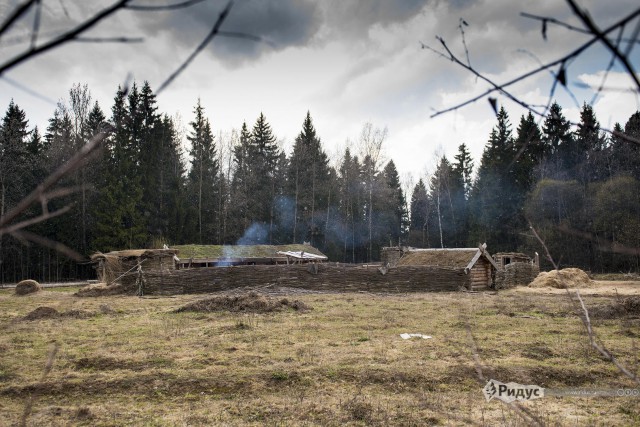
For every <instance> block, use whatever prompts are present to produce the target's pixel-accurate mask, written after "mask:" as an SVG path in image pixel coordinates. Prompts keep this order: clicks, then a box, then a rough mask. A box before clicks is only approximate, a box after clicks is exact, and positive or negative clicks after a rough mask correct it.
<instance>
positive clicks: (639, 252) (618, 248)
mask: <svg viewBox="0 0 640 427" xmlns="http://www.w3.org/2000/svg"><path fill="white" fill-rule="evenodd" d="M556 228H557V229H558V230H560V231H562V232H563V233H566V234H570V235H572V236H577V237H581V238H583V239H586V240H589V241H592V242H596V245H597V248H598V250H599V251H602V252H613V253H617V254H624V255H631V256H640V248H633V247H631V246H626V245H623V244H622V243H618V242H612V241H610V240H604V239H600V238H597V237H596V236H595V235H594V234H593V233H589V232H586V231H580V230H576V229H575V228H571V227H569V226H568V225H559V226H557V227H556Z"/></svg>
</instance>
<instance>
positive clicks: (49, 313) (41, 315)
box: [23, 307, 60, 320]
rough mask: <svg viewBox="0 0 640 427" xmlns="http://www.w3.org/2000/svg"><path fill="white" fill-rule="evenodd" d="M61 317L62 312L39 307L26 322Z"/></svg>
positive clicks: (30, 314)
mask: <svg viewBox="0 0 640 427" xmlns="http://www.w3.org/2000/svg"><path fill="white" fill-rule="evenodd" d="M57 317H60V312H59V311H58V310H56V309H55V308H52V307H38V308H36V309H35V310H33V311H32V312H30V313H29V314H27V315H26V316H24V318H23V319H24V320H38V319H55V318H57Z"/></svg>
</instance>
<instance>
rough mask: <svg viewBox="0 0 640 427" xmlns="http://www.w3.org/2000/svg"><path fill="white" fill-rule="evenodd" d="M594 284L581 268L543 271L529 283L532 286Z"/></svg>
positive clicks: (566, 286) (548, 286)
mask: <svg viewBox="0 0 640 427" xmlns="http://www.w3.org/2000/svg"><path fill="white" fill-rule="evenodd" d="M592 285H593V281H592V280H591V279H590V278H589V276H588V275H587V273H585V272H584V271H582V270H580V269H579V268H565V269H563V270H552V271H543V272H541V273H540V274H538V276H537V277H536V278H535V279H534V280H533V282H531V283H529V287H531V288H556V289H565V288H586V287H589V286H592Z"/></svg>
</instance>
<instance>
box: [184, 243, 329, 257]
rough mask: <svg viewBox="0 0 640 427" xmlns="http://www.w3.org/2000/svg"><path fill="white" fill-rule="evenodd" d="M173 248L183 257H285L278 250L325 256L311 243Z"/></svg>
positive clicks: (185, 246)
mask: <svg viewBox="0 0 640 427" xmlns="http://www.w3.org/2000/svg"><path fill="white" fill-rule="evenodd" d="M171 249H177V250H178V257H179V258H181V259H190V258H194V259H198V258H201V259H216V258H283V256H282V255H279V254H278V253H277V252H278V251H283V252H286V251H293V252H300V251H303V252H307V253H310V254H315V255H323V256H324V254H323V253H322V252H320V251H319V250H318V249H316V248H314V247H313V246H309V245H177V246H171Z"/></svg>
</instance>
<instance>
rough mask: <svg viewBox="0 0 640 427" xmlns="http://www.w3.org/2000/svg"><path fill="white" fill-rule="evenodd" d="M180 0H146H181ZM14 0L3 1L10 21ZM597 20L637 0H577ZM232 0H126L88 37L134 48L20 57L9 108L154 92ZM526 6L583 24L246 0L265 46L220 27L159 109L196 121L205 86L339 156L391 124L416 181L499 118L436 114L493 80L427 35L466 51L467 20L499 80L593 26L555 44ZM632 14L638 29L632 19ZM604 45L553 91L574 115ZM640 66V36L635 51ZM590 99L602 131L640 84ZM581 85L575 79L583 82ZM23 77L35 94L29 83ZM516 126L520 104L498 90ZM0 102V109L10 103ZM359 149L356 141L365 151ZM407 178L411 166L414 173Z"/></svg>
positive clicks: (478, 109)
mask: <svg viewBox="0 0 640 427" xmlns="http://www.w3.org/2000/svg"><path fill="white" fill-rule="evenodd" d="M176 2H178V0H166V1H151V0H148V1H142V0H139V1H136V2H134V4H139V5H142V4H154V5H155V4H171V3H176ZM18 3H22V0H21V1H17V0H0V20H4V19H5V18H6V16H7V15H8V13H9V11H11V10H13V8H14V7H15V6H16V4H18ZM42 3H43V11H42V25H41V33H42V36H41V40H47V38H50V37H53V36H55V35H56V34H60V33H61V32H63V31H64V30H65V29H68V28H72V27H73V26H74V25H77V24H78V23H79V22H81V21H83V20H85V19H87V18H88V17H90V16H92V15H93V14H94V13H96V12H97V11H99V10H100V9H102V8H104V7H106V6H107V5H109V4H111V2H108V1H104V0H92V1H82V2H81V1H71V0H43V1H42ZM579 3H580V4H581V5H583V6H584V7H586V8H588V9H589V10H590V12H591V14H592V16H594V18H595V20H596V22H597V23H598V25H600V27H601V28H606V27H607V26H608V25H610V24H612V23H614V22H615V21H617V20H618V19H620V18H621V17H623V16H625V15H627V14H628V13H629V12H630V11H632V10H635V9H636V8H637V7H638V4H637V0H611V1H607V2H602V1H597V0H591V1H586V0H583V1H580V2H579ZM225 4H226V2H225V1H219V0H210V1H205V2H203V3H200V4H198V5H195V6H193V7H190V8H187V9H182V10H178V11H172V12H136V11H130V10H126V11H121V12H118V13H117V14H116V15H114V16H112V17H111V18H109V20H108V21H107V22H104V23H102V24H101V25H99V26H97V27H96V28H95V29H93V30H92V31H91V32H90V33H88V34H87V36H92V37H100V36H102V37H107V36H122V35H126V36H128V37H143V38H144V42H143V43H139V44H126V45H123V44H106V43H101V44H88V43H69V44H66V45H65V46H63V47H61V48H59V49H56V50H53V51H51V52H49V53H46V54H43V55H42V56H38V57H37V58H33V59H32V60H30V61H29V62H26V63H23V64H21V65H19V66H17V67H15V68H13V69H11V70H10V71H8V72H6V73H5V74H4V75H3V76H2V78H0V108H1V109H2V111H3V112H4V111H5V110H6V107H7V105H8V104H9V101H10V100H11V99H12V98H13V99H14V101H15V102H16V103H17V104H18V105H19V106H20V107H21V108H22V109H24V110H25V111H26V113H27V117H28V118H29V120H30V123H29V124H30V126H34V125H38V126H39V127H40V129H41V130H44V128H45V127H46V123H47V119H48V118H49V117H51V115H52V113H53V111H54V109H55V101H57V100H58V99H60V98H64V97H66V95H67V92H68V90H69V88H70V87H71V85H72V84H74V83H87V84H88V85H89V89H90V90H91V92H92V95H93V98H94V99H96V100H98V101H99V103H100V105H101V107H102V108H103V110H105V112H106V113H107V115H109V113H110V109H111V104H112V99H113V96H114V94H115V91H116V89H117V87H118V85H119V84H123V83H124V82H125V81H126V79H127V76H128V75H131V76H133V78H134V79H135V80H136V81H137V82H139V83H141V82H143V81H144V80H147V81H149V83H150V84H151V86H152V88H153V89H154V90H155V89H156V88H157V87H159V85H160V84H161V83H162V82H163V81H164V80H165V79H166V78H167V77H168V75H169V74H171V72H173V71H174V70H175V69H176V68H177V67H178V66H179V65H180V63H181V62H182V61H183V60H184V59H185V58H186V57H187V56H188V55H189V54H190V52H191V51H192V50H193V49H194V48H195V46H196V45H197V44H198V43H199V42H200V41H201V40H202V39H203V38H204V37H205V36H206V35H207V33H208V32H209V31H210V30H211V27H212V25H213V23H214V22H215V20H216V18H217V16H218V14H219V13H220V11H221V10H222V8H223V7H224V5H225ZM521 12H529V13H531V14H536V15H544V16H550V17H555V18H557V19H560V20H564V21H568V22H571V23H573V24H575V25H576V26H581V24H580V23H579V22H578V21H577V19H576V18H574V17H572V16H571V13H570V11H569V9H568V7H567V4H566V2H564V1H562V0H540V1H536V2H531V1H520V2H518V1H513V0H491V1H489V0H485V1H476V0H451V1H437V0H434V1H424V0H397V1H390V0H324V1H320V0H315V1H305V0H237V1H236V3H235V4H234V6H233V8H232V10H231V13H230V15H229V17H228V19H227V20H226V21H225V23H224V25H223V28H222V29H223V30H227V31H240V32H244V33H249V34H253V35H256V36H260V37H262V38H264V39H265V40H268V41H269V43H260V42H254V41H250V40H240V39H230V38H216V39H214V40H213V42H212V43H211V44H210V45H209V46H207V48H206V49H205V50H204V51H203V52H202V54H201V55H200V56H199V57H197V59H196V60H195V61H194V62H193V63H192V64H191V66H190V67H189V68H188V69H187V70H186V71H185V72H184V73H182V74H181V75H180V76H179V77H178V78H177V80H175V81H174V82H173V83H172V84H171V85H170V86H169V87H168V88H167V89H166V90H165V91H164V92H162V93H161V94H160V95H159V96H158V104H159V108H160V111H162V112H166V113H168V114H170V115H173V114H175V113H179V114H180V115H181V116H182V117H183V121H184V122H185V123H187V122H188V121H190V120H191V119H192V117H193V113H192V112H193V108H194V105H195V104H196V102H197V99H198V98H200V99H201V102H202V105H203V106H204V107H205V110H206V114H207V116H208V117H209V119H210V120H211V123H212V126H213V129H214V132H215V133H218V132H220V131H223V132H227V131H230V130H231V129H233V128H236V129H237V128H239V127H240V126H241V125H242V122H243V121H246V122H247V124H248V125H249V126H252V125H253V124H254V122H255V120H256V118H257V117H258V115H259V114H260V112H263V113H264V114H265V116H266V117H267V120H268V121H269V122H270V123H271V125H272V127H273V130H274V133H275V134H276V136H277V137H278V139H279V140H281V141H282V143H283V145H284V147H285V149H287V150H289V149H290V147H291V145H292V143H293V140H294V138H295V137H296V135H297V134H298V133H299V132H300V129H301V126H302V121H303V119H304V116H305V114H306V112H307V110H308V111H310V112H311V116H312V118H313V120H314V124H315V127H316V129H317V131H318V134H319V136H320V138H321V139H322V142H323V144H324V147H325V149H326V151H327V152H328V154H329V155H330V156H332V157H334V158H336V157H337V156H339V154H338V153H340V154H341V153H342V152H343V150H344V147H345V146H346V144H347V141H349V140H351V141H352V142H353V143H355V142H356V141H357V139H358V136H359V133H360V130H361V129H362V126H363V125H364V124H365V123H366V122H371V123H372V124H373V125H374V126H375V127H379V128H384V127H386V128H387V129H388V137H387V140H386V141H385V145H384V152H385V157H386V158H387V159H393V160H394V161H395V162H396V165H397V167H398V169H399V171H400V174H401V175H403V176H404V175H407V174H409V173H410V174H412V175H413V176H414V178H415V179H417V177H419V176H423V175H424V174H425V172H426V171H428V170H432V169H433V164H434V159H435V155H436V153H438V154H445V155H447V156H448V157H449V158H452V156H453V154H455V152H456V151H457V147H458V145H459V144H461V143H463V142H465V143H466V144H467V145H468V146H469V147H470V150H471V152H472V156H473V157H474V158H475V159H478V160H479V158H480V155H481V153H482V148H483V146H484V145H485V144H486V141H487V139H488V136H489V132H490V130H491V128H492V127H493V126H494V125H495V115H494V113H493V111H492V109H491V107H490V105H489V103H488V102H487V100H486V99H483V100H481V101H479V102H477V103H474V104H472V105H470V106H468V107H465V108H463V109H460V110H458V111H457V112H452V113H448V114H445V115H443V116H440V117H437V118H433V119H432V118H430V116H431V114H433V112H434V111H436V110H439V109H443V108H446V107H450V106H453V105H455V104H456V103H458V102H461V101H464V100H466V99H468V98H470V97H472V96H475V95H477V94H480V93H482V92H483V91H484V90H486V89H487V85H486V84H485V83H483V82H481V81H478V80H477V79H476V78H475V77H474V76H472V75H471V74H470V73H469V72H467V71H465V70H463V69H461V68H460V67H459V66H456V65H455V64H453V63H452V62H450V61H448V60H445V59H443V58H441V57H438V56H437V55H436V54H434V53H433V52H430V51H428V50H424V49H422V48H421V42H422V43H425V44H427V45H430V46H433V47H434V48H436V49H441V46H440V44H439V42H438V41H437V40H436V38H435V37H436V36H442V37H443V38H444V39H445V40H446V41H447V45H448V46H450V48H451V49H452V50H453V51H454V52H455V53H456V54H457V55H459V56H460V57H461V58H464V55H465V53H464V52H465V51H464V47H463V44H462V39H461V35H460V31H459V29H458V26H459V22H460V19H461V18H462V19H464V20H465V21H466V22H467V23H468V26H465V27H464V31H465V36H466V43H467V46H468V50H469V57H470V61H471V64H472V65H473V66H474V67H475V68H476V69H477V70H478V71H480V72H481V73H483V74H485V75H487V76H489V77H491V78H492V79H494V80H496V81H498V82H503V81H506V80H508V79H509V78H511V77H514V76H516V75H517V74H519V73H522V72H524V71H526V70H528V69H532V68H534V67H535V66H536V65H537V63H538V61H549V60H554V59H557V58H559V57H561V56H563V55H565V54H566V53H567V52H569V51H571V50H573V49H574V48H575V47H577V46H578V45H579V44H581V43H583V42H585V41H586V40H587V38H586V36H584V35H581V34H578V33H576V32H571V31H568V30H566V29H564V28H560V27H557V26H553V25H551V24H550V25H549V28H548V34H547V35H548V40H547V41H545V40H543V38H542V36H541V25H540V23H539V22H537V21H533V20H531V19H526V18H523V17H521V16H520V13H521ZM32 19H33V17H32V15H29V16H27V17H25V18H24V19H23V20H21V21H20V22H18V23H17V24H16V25H15V26H14V27H13V28H12V30H11V31H9V32H8V33H7V34H5V35H3V37H2V38H1V39H0V62H5V61H6V60H7V59H8V58H10V57H11V56H12V55H14V54H16V53H17V52H19V51H20V50H24V49H25V48H26V47H28V43H27V36H28V35H29V32H30V28H31V27H30V26H31V22H32ZM636 22H637V21H634V23H633V24H634V25H631V26H630V29H629V33H630V32H631V31H633V29H634V27H635V24H636ZM609 59H610V58H609V55H608V54H607V53H606V51H605V50H604V49H603V48H601V47H600V46H596V47H593V48H591V49H589V50H587V51H585V52H584V54H583V55H582V56H581V58H580V59H579V60H577V61H574V62H572V63H571V64H570V67H569V68H568V74H567V77H568V85H569V88H570V89H571V90H572V92H573V94H574V96H575V100H574V99H572V98H571V97H569V96H568V95H567V92H566V91H563V90H558V92H557V95H556V98H557V99H558V101H559V102H560V104H561V105H562V106H563V108H564V111H565V114H566V116H567V117H568V118H569V119H571V120H574V121H577V120H578V117H579V110H580V106H581V105H582V103H583V102H585V101H586V102H590V101H591V100H592V96H593V92H592V91H591V90H589V89H584V88H583V86H584V84H587V85H594V86H596V87H597V86H598V85H599V83H600V78H599V76H601V75H602V73H603V71H604V70H605V68H606V66H607V64H608V62H609ZM630 59H631V60H632V62H633V64H634V65H635V67H636V68H639V67H640V64H639V63H640V46H638V47H636V48H635V50H633V51H632V52H631V54H630ZM613 70H614V71H613V72H612V73H611V74H610V78H609V80H608V86H610V87H613V88H616V90H615V91H607V92H604V93H603V94H602V95H601V96H600V97H598V98H597V99H596V101H595V103H594V108H595V111H596V114H597V116H598V119H599V120H600V123H601V125H602V126H603V127H613V124H614V123H615V122H621V123H622V124H623V125H624V123H625V122H626V120H627V119H628V118H629V116H630V115H631V114H633V113H634V112H635V111H636V110H638V109H640V106H639V99H638V95H637V93H636V94H634V93H633V92H629V91H625V90H624V89H627V88H631V87H632V84H631V81H630V79H628V77H627V76H626V75H625V74H624V73H623V72H622V69H621V68H620V67H619V66H616V67H614V69H613ZM551 83H552V79H551V78H550V76H549V74H548V73H547V74H540V76H539V78H534V79H529V80H527V81H526V82H524V83H522V84H519V85H517V86H515V87H514V93H515V94H517V95H518V96H519V97H521V98H522V99H524V100H526V101H527V102H528V103H530V104H544V103H546V101H547V98H548V95H549V89H550V85H551ZM579 85H581V86H579ZM21 87H26V88H28V89H29V91H31V92H35V93H37V94H39V97H36V96H34V95H33V94H32V93H30V92H27V91H25V90H23V89H21ZM498 102H499V103H500V105H504V106H505V108H506V109H507V111H508V112H509V115H510V117H511V122H512V124H513V129H514V131H515V128H516V127H517V123H518V121H519V118H520V116H521V114H523V112H524V110H522V109H521V108H520V107H518V106H516V105H514V104H513V103H511V102H510V101H509V100H507V99H504V98H503V97H500V96H498ZM3 114H4V113H3ZM356 151H357V149H356ZM405 178H406V176H405Z"/></svg>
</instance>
